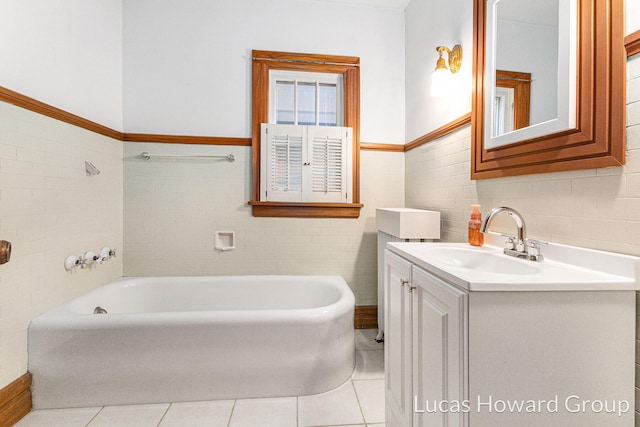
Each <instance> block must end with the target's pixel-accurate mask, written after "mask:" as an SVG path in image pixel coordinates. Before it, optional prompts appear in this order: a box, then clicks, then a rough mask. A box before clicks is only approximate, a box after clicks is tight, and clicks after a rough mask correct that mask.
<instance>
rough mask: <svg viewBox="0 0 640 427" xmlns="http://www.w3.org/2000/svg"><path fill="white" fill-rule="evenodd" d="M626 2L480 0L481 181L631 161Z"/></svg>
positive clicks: (476, 129)
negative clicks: (627, 132) (626, 139)
mask: <svg viewBox="0 0 640 427" xmlns="http://www.w3.org/2000/svg"><path fill="white" fill-rule="evenodd" d="M623 8H624V5H623V3H622V1H610V0H588V1H587V0H539V1H537V2H531V1H530V0H474V83H475V84H474V93H473V109H472V150H471V151H472V166H471V169H472V170H471V177H472V179H482V178H492V177H499V176H509V175H522V174H530V173H543V172H552V171H560V170H571V169H585V168H595V167H605V166H619V165H622V164H624V137H625V117H624V109H625V100H624V98H625V87H626V85H625V79H624V70H625V65H626V56H625V50H624V42H623V35H624V21H623V18H624V15H623ZM504 70H509V71H504ZM527 75H528V76H527ZM519 83H520V86H519V87H518V84H519ZM525 83H528V84H529V87H528V89H529V102H528V103H526V105H525V103H524V101H522V99H521V96H520V97H516V95H515V92H516V90H518V91H520V93H522V91H523V90H525V88H524V87H523V86H526V85H525ZM516 88H517V89H516ZM518 99H519V100H520V102H516V101H517V100H518ZM518 105H519V106H518ZM525 108H528V112H527V111H525V110H524V109H525ZM525 115H528V118H527V120H525V119H524V117H525ZM516 117H519V119H518V123H516Z"/></svg>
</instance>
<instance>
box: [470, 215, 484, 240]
mask: <svg viewBox="0 0 640 427" xmlns="http://www.w3.org/2000/svg"><path fill="white" fill-rule="evenodd" d="M471 208H472V211H471V219H470V220H469V244H470V245H471V246H482V245H483V244H484V234H482V232H481V231H480V227H481V226H482V214H481V213H480V205H471Z"/></svg>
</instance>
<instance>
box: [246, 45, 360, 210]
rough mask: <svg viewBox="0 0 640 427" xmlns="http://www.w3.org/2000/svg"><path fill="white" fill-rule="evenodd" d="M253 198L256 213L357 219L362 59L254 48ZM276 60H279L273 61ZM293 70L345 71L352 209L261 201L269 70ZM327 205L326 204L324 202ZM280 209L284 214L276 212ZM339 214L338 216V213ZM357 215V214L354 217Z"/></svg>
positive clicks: (253, 208) (345, 122) (252, 121)
mask: <svg viewBox="0 0 640 427" xmlns="http://www.w3.org/2000/svg"><path fill="white" fill-rule="evenodd" d="M252 58H253V61H252V63H253V64H252V77H251V79H252V94H253V95H252V97H253V99H252V101H253V102H252V106H251V108H252V118H251V123H252V126H251V135H252V139H251V175H252V186H251V201H252V203H250V205H251V206H252V211H253V215H254V216H287V217H291V216H294V217H295V216H302V217H315V218H317V217H322V218H325V217H327V218H328V217H330V218H335V217H340V218H357V217H358V216H359V215H360V208H359V207H358V208H354V207H353V206H357V205H359V203H360V67H359V65H360V58H357V57H353V56H335V55H316V54H304V53H289V52H271V51H262V50H254V51H252ZM273 59H277V60H273ZM270 70H292V71H309V72H322V73H335V74H342V75H343V79H344V80H343V81H344V126H346V127H350V128H351V129H352V131H353V152H352V158H353V166H352V173H353V178H352V190H351V194H352V195H353V196H352V200H353V203H352V204H350V206H351V207H350V208H348V209H347V208H341V209H338V210H336V209H335V208H328V207H325V208H323V207H320V206H315V205H314V204H303V205H301V204H291V203H277V204H265V203H261V202H259V200H260V124H261V123H267V122H268V121H269V71H270ZM325 206H326V205H325ZM279 210H281V211H282V214H278V213H277V211H279ZM336 215H339V216H336ZM354 215H355V216H354Z"/></svg>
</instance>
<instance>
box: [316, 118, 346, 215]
mask: <svg viewBox="0 0 640 427" xmlns="http://www.w3.org/2000/svg"><path fill="white" fill-rule="evenodd" d="M307 136H308V144H309V147H310V148H309V151H310V163H311V164H310V165H309V166H308V167H309V168H310V169H311V170H310V180H309V184H310V185H309V186H310V188H309V190H308V191H309V193H308V197H307V201H309V202H327V203H329V202H337V203H339V202H346V201H347V199H348V194H347V193H348V191H349V190H350V189H349V188H348V185H347V181H348V179H347V177H348V172H349V171H348V167H347V158H348V157H349V151H348V147H350V146H351V144H350V141H351V132H350V129H348V128H344V127H336V126H332V127H327V126H309V128H308V129H307Z"/></svg>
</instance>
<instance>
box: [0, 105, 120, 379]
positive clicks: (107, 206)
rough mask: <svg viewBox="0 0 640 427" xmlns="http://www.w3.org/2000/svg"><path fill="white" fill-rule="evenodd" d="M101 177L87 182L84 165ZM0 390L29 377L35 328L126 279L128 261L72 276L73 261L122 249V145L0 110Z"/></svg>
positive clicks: (13, 108) (7, 108)
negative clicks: (8, 250) (0, 251)
mask: <svg viewBox="0 0 640 427" xmlns="http://www.w3.org/2000/svg"><path fill="white" fill-rule="evenodd" d="M85 160H88V161H90V162H92V163H93V164H94V165H95V166H96V167H98V169H100V170H101V173H100V175H97V176H94V177H87V176H86V175H85V170H84V161H85ZM0 239H2V240H8V241H10V242H11V243H12V250H13V254H12V256H11V261H10V262H9V263H7V264H4V265H0V366H1V368H0V388H2V387H4V386H5V385H7V384H8V383H10V382H11V381H13V380H15V379H16V378H18V377H19V376H21V375H22V374H24V373H25V372H26V371H27V327H28V325H29V321H30V320H31V319H32V318H33V317H35V316H37V315H38V314H40V313H42V312H44V311H46V310H48V309H49V308H51V307H53V306H56V305H58V304H61V303H62V302H64V301H67V300H69V299H71V298H73V297H74V296H76V295H79V294H82V293H85V292H86V291H88V290H90V289H93V288H95V287H97V286H99V285H101V284H103V283H105V282H109V281H111V280H113V279H115V278H117V277H120V276H121V275H122V258H121V257H118V258H115V259H112V260H111V261H109V262H108V263H105V264H103V265H100V266H96V268H92V269H86V270H82V271H75V272H73V273H69V272H67V271H65V269H64V267H63V262H64V259H65V257H66V256H67V255H80V254H82V253H84V251H87V250H94V251H95V250H99V249H100V248H101V247H103V246H111V247H115V248H117V249H119V250H120V249H122V143H121V142H119V141H115V140H113V139H110V138H107V137H104V136H101V135H97V134H95V133H92V132H89V131H85V130H83V129H80V128H77V127H75V126H71V125H68V124H66V123H62V122H60V121H57V120H53V119H50V118H47V117H44V116H41V115H39V114H36V113H33V112H30V111H27V110H24V109H22V108H19V107H16V106H14V105H11V104H7V103H4V102H0Z"/></svg>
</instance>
